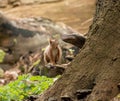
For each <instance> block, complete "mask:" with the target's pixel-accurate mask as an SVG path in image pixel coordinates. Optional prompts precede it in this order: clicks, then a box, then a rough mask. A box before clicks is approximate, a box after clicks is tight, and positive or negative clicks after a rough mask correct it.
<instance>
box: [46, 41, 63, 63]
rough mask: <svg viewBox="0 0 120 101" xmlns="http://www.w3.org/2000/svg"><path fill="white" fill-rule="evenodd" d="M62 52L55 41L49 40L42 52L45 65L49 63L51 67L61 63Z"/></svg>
mask: <svg viewBox="0 0 120 101" xmlns="http://www.w3.org/2000/svg"><path fill="white" fill-rule="evenodd" d="M61 56H62V50H61V48H60V46H59V44H58V42H57V41H56V40H55V39H50V40H49V45H48V46H47V47H46V49H45V51H44V62H45V64H48V63H51V64H52V65H54V64H57V63H58V62H61Z"/></svg>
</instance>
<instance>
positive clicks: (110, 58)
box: [37, 0, 120, 101]
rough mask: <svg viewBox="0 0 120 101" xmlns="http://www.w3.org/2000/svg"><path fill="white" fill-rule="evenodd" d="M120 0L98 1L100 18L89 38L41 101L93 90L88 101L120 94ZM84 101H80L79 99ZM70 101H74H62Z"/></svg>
mask: <svg viewBox="0 0 120 101" xmlns="http://www.w3.org/2000/svg"><path fill="white" fill-rule="evenodd" d="M119 26H120V0H97V8H96V14H95V17H94V21H93V24H92V26H91V27H90V30H89V32H88V35H89V38H88V39H87V42H86V43H85V45H84V47H83V48H82V50H81V52H80V53H79V54H78V55H77V56H76V58H75V59H74V60H73V61H72V63H71V64H70V66H69V67H68V68H67V69H66V71H65V73H64V74H63V75H62V77H61V78H60V79H59V80H57V81H56V82H55V83H54V85H53V86H51V87H50V88H49V89H48V90H47V91H45V92H44V93H43V94H42V95H41V96H40V97H39V99H38V100H37V101H61V97H63V96H67V97H70V99H71V100H73V101H78V99H77V97H76V95H75V93H76V91H77V90H80V89H92V92H91V94H89V95H88V96H87V97H85V98H84V100H85V101H109V100H110V99H112V98H113V97H115V96H116V95H117V94H118V93H119V92H120V91H119V89H118V88H117V84H118V83H119V82H120V76H119V74H120V30H119ZM79 100H80V99H79ZM62 101H70V100H62Z"/></svg>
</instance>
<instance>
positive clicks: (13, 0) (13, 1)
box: [8, 0, 20, 4]
mask: <svg viewBox="0 0 120 101" xmlns="http://www.w3.org/2000/svg"><path fill="white" fill-rule="evenodd" d="M18 1H20V0H8V3H9V4H13V3H15V2H18Z"/></svg>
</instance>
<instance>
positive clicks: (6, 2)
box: [0, 0, 8, 8]
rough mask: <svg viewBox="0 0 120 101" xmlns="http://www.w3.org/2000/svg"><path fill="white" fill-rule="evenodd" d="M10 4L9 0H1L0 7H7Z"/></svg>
mask: <svg viewBox="0 0 120 101" xmlns="http://www.w3.org/2000/svg"><path fill="white" fill-rule="evenodd" d="M7 5H8V0H0V8H5V7H7Z"/></svg>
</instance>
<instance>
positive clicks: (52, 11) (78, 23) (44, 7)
mask: <svg viewBox="0 0 120 101" xmlns="http://www.w3.org/2000/svg"><path fill="white" fill-rule="evenodd" d="M0 10H1V11H3V12H4V13H5V14H6V15H7V16H10V17H12V18H26V17H46V18H49V19H52V20H53V21H56V22H63V23H65V24H67V25H69V26H71V27H72V28H73V29H75V30H76V31H79V32H80V33H82V34H85V33H87V31H88V29H89V26H90V24H91V22H92V18H93V15H94V12H95V0H63V1H61V2H55V3H48V4H32V5H23V6H19V7H14V8H11V7H8V8H6V9H0Z"/></svg>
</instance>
